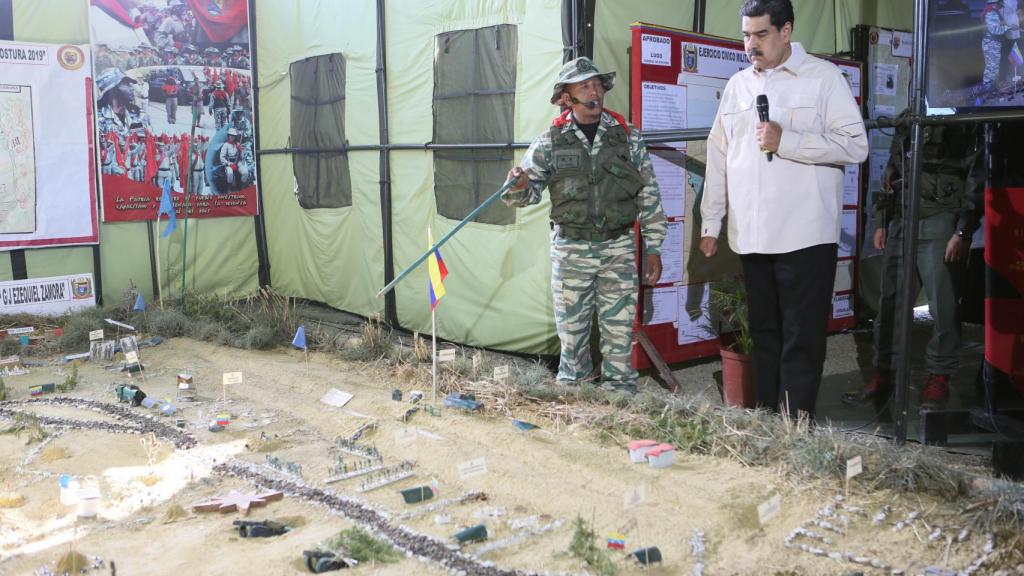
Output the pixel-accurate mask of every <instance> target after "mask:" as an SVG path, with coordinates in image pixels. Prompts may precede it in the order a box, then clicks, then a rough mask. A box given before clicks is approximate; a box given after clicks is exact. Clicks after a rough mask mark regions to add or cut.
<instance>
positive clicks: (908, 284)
mask: <svg viewBox="0 0 1024 576" xmlns="http://www.w3.org/2000/svg"><path fill="white" fill-rule="evenodd" d="M914 4H915V6H914V60H915V61H916V62H917V65H916V66H914V67H913V70H912V83H911V93H910V110H911V129H910V171H909V172H910V174H909V175H910V180H909V182H908V184H909V190H910V197H909V199H908V200H909V204H910V205H909V207H908V209H907V212H906V214H904V217H903V270H902V272H903V274H902V282H903V285H902V286H900V292H901V297H902V298H903V300H902V302H900V306H899V310H898V311H897V314H898V317H897V321H896V326H897V336H898V337H899V340H898V344H897V345H898V346H899V349H900V354H901V356H900V358H903V361H902V362H900V365H899V366H898V367H897V376H896V394H895V403H896V406H895V415H894V424H895V430H894V432H895V433H894V438H893V440H894V441H895V442H896V444H898V445H902V444H905V443H906V441H907V404H908V402H907V394H908V392H909V390H910V373H911V369H910V362H909V361H908V359H909V358H910V347H911V343H912V336H913V330H912V326H911V323H912V322H913V320H914V297H915V296H917V294H915V293H913V287H914V275H915V274H916V271H917V244H918V242H917V233H918V228H919V226H918V225H919V222H918V219H917V217H918V214H919V213H920V204H921V200H920V195H919V194H918V191H919V190H920V188H921V166H922V160H923V156H922V154H921V146H922V144H923V136H924V135H923V126H922V123H921V117H922V116H923V115H924V111H925V109H924V72H925V67H926V62H925V55H926V54H927V50H928V37H927V32H926V31H927V25H928V2H927V0H915V2H914Z"/></svg>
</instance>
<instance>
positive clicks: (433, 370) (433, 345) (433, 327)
mask: <svg viewBox="0 0 1024 576" xmlns="http://www.w3.org/2000/svg"><path fill="white" fill-rule="evenodd" d="M436 309H437V307H436V306H431V307H430V362H431V365H430V375H431V380H432V381H433V383H434V399H433V400H432V401H431V402H433V404H434V406H437V319H436V316H435V315H434V313H435V311H436Z"/></svg>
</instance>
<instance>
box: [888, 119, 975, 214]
mask: <svg viewBox="0 0 1024 576" xmlns="http://www.w3.org/2000/svg"><path fill="white" fill-rule="evenodd" d="M922 132H923V133H922V136H923V139H924V145H923V146H922V147H921V150H922V163H921V186H920V190H921V193H920V197H921V207H920V210H921V212H920V213H921V217H922V218H927V217H929V216H934V215H935V214H941V213H944V212H955V211H957V210H958V209H959V208H960V206H961V204H962V202H963V197H964V194H965V193H966V185H967V175H968V174H969V172H970V169H971V166H970V165H969V164H970V160H969V159H970V158H973V157H974V156H973V154H972V152H973V151H974V146H975V141H976V138H975V132H974V129H973V128H970V127H965V126H958V125H953V126H924V127H922ZM901 136H902V137H903V149H902V150H903V157H902V159H903V168H904V171H908V169H909V167H910V157H909V152H910V134H909V130H906V129H901V130H900V131H899V132H898V133H897V137H901ZM908 176H909V175H908V174H903V178H904V182H906V181H907V177H908Z"/></svg>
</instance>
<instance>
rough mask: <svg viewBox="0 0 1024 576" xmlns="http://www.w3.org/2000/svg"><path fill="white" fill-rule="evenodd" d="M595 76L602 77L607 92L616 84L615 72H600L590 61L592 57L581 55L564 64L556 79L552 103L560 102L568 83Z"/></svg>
mask: <svg viewBox="0 0 1024 576" xmlns="http://www.w3.org/2000/svg"><path fill="white" fill-rule="evenodd" d="M594 76H600V77H601V84H603V85H604V90H605V92H607V91H609V90H611V89H612V86H614V85H615V72H604V73H602V72H600V71H599V70H598V69H597V67H596V66H594V63H593V62H591V61H590V58H587V57H586V56H581V57H579V58H577V59H575V60H570V61H569V62H566V63H565V64H564V65H563V66H562V70H561V71H559V72H558V79H557V80H555V89H554V92H552V93H551V103H552V104H558V99H559V98H560V97H561V95H562V89H563V88H564V87H565V85H566V84H575V83H577V82H583V81H584V80H587V79H589V78H593V77H594Z"/></svg>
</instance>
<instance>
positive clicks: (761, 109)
mask: <svg viewBox="0 0 1024 576" xmlns="http://www.w3.org/2000/svg"><path fill="white" fill-rule="evenodd" d="M757 117H758V119H760V120H761V122H767V121H768V97H767V96H765V95H764V94H758V95H757ZM768 161H769V162H771V161H772V153H771V152H768Z"/></svg>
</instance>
